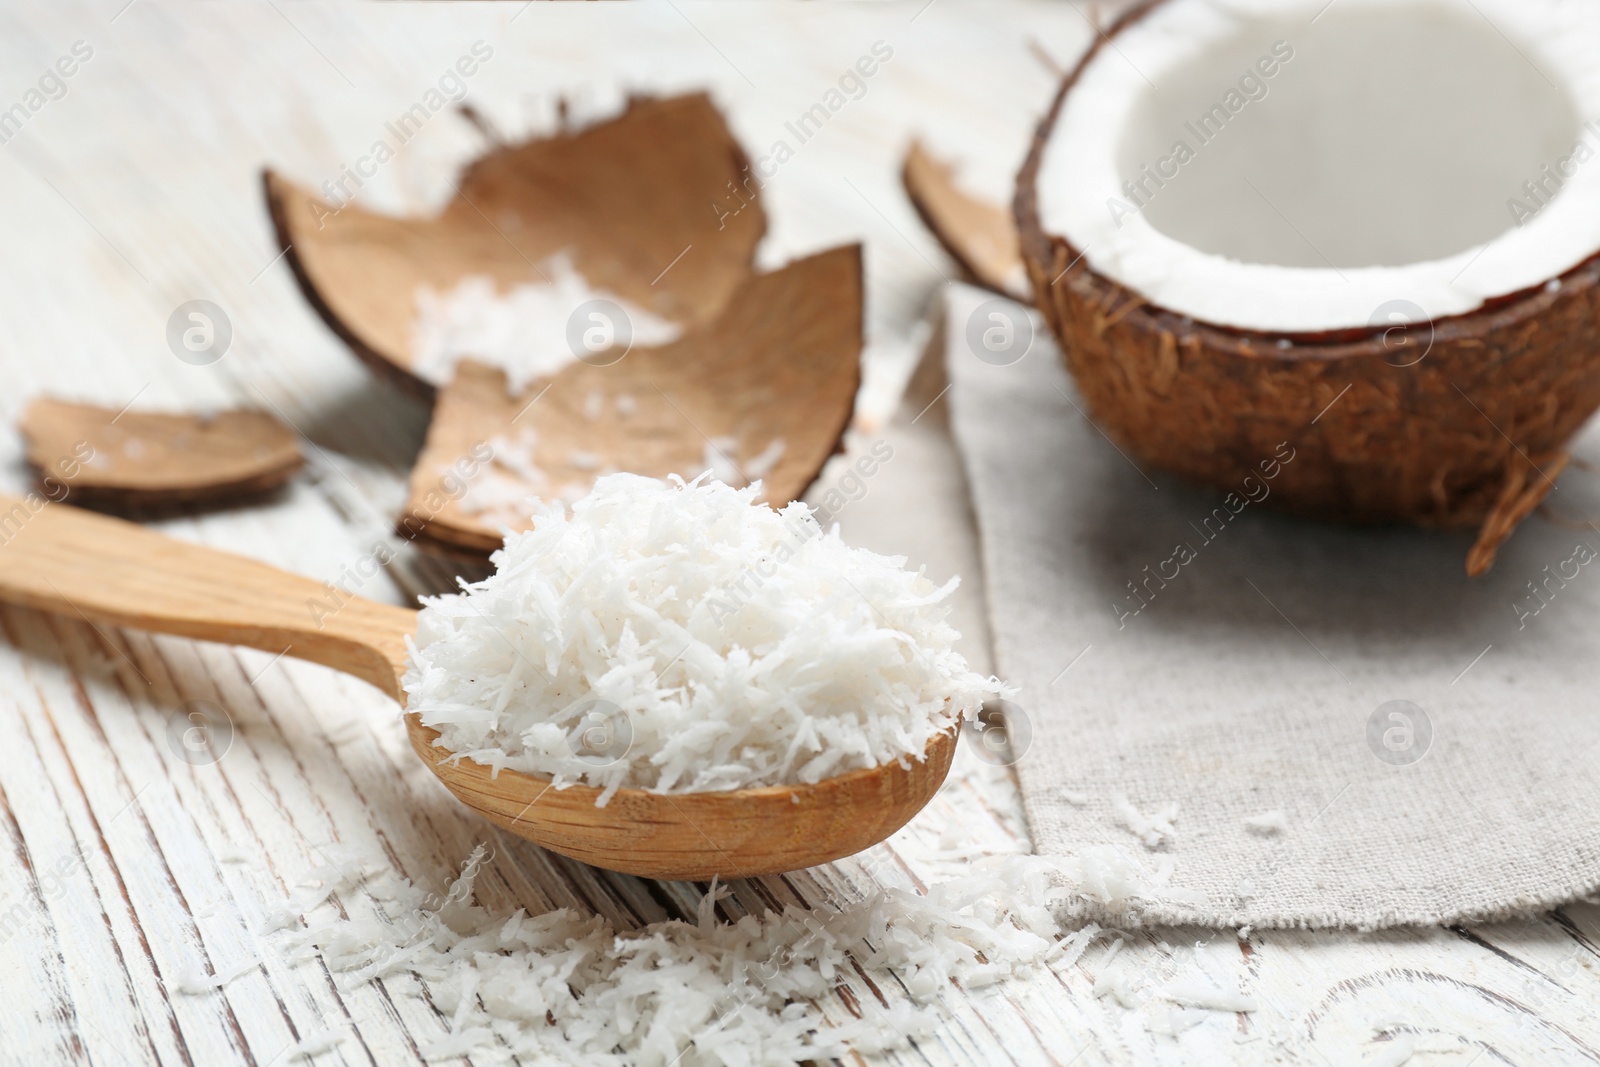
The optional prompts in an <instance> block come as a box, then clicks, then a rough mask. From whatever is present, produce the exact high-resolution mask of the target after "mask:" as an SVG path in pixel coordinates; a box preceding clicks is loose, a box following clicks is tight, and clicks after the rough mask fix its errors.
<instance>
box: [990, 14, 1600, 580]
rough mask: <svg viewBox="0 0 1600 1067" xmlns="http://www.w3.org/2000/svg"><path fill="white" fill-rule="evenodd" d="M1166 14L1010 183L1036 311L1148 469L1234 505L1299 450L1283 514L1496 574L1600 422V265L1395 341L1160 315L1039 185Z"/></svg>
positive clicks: (1121, 440)
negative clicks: (1051, 229)
mask: <svg viewBox="0 0 1600 1067" xmlns="http://www.w3.org/2000/svg"><path fill="white" fill-rule="evenodd" d="M1161 2H1164V0H1152V2H1150V3H1146V4H1142V5H1140V6H1139V7H1137V8H1134V9H1133V10H1131V11H1130V12H1128V13H1127V14H1125V15H1124V16H1123V17H1122V18H1121V19H1119V20H1118V21H1117V23H1116V24H1115V25H1114V26H1113V27H1112V28H1111V30H1110V31H1108V32H1107V33H1106V34H1104V35H1102V36H1101V37H1100V38H1099V39H1097V40H1096V42H1095V44H1094V46H1093V47H1091V48H1090V49H1089V51H1088V53H1087V54H1086V55H1085V56H1084V57H1083V59H1082V60H1081V61H1080V62H1079V64H1078V66H1077V67H1076V68H1075V69H1074V70H1073V71H1072V73H1071V74H1069V75H1068V76H1067V78H1066V79H1065V81H1064V82H1063V84H1062V87H1061V90H1060V92H1059V93H1058V94H1057V96H1056V99H1055V102H1054V104H1053V105H1052V106H1051V108H1050V110H1049V112H1048V113H1047V115H1046V116H1045V118H1044V119H1043V121H1042V122H1041V123H1040V125H1039V128H1038V131H1037V133H1036V134H1035V137H1034V142H1033V147H1032V150H1031V151H1030V152H1029V154H1028V158H1027V161H1026V163H1025V164H1024V165H1023V168H1022V171H1021V173H1020V175H1019V176H1018V180H1017V195H1016V201H1015V204H1014V208H1015V214H1016V222H1017V229H1018V232H1019V234H1020V238H1021V246H1022V255H1023V260H1024V262H1025V264H1026V266H1027V270H1028V275H1029V277H1030V279H1031V281H1032V284H1033V291H1034V293H1035V294H1036V301H1037V303H1038V306H1039V308H1040V310H1041V311H1042V312H1043V313H1044V317H1045V319H1046V321H1047V322H1048V323H1049V325H1050V328H1051V330H1052V331H1053V332H1054V333H1055V336H1056V337H1057V339H1058V340H1059V342H1060V345H1061V349H1062V352H1063V354H1064V356H1065V358H1066V363H1067V366H1068V368H1069V369H1070V370H1071V372H1072V375H1073V377H1074V378H1075V379H1076V381H1077V383H1078V387H1079V389H1080V390H1081V391H1082V392H1083V395H1084V397H1085V399H1086V400H1087V401H1088V404H1089V409H1090V411H1091V413H1092V414H1093V416H1094V418H1095V420H1096V422H1097V424H1098V425H1099V426H1100V427H1101V429H1103V430H1104V431H1105V432H1106V433H1107V434H1109V435H1110V436H1111V437H1113V438H1114V439H1116V441H1117V442H1118V444H1119V445H1121V446H1122V447H1123V448H1124V449H1126V450H1127V451H1128V452H1130V453H1132V454H1133V455H1135V456H1137V457H1138V458H1139V459H1141V460H1142V461H1144V462H1145V463H1148V464H1151V465H1153V466H1156V467H1160V468H1163V469H1165V470H1170V471H1173V472H1175V473H1177V474H1180V475H1183V476H1185V477H1187V478H1190V479H1192V480H1194V481H1197V482H1200V483H1203V484H1206V485H1211V486H1214V487H1216V488H1218V489H1229V490H1231V489H1236V488H1237V487H1238V486H1239V484H1240V481H1241V480H1242V479H1243V478H1244V477H1245V476H1246V475H1247V474H1251V473H1255V472H1256V471H1257V465H1258V464H1259V463H1260V462H1261V461H1262V460H1264V459H1268V458H1270V457H1272V456H1273V454H1274V451H1275V449H1277V447H1278V446H1279V444H1280V443H1281V442H1288V443H1289V445H1290V446H1291V447H1293V449H1294V450H1295V453H1294V459H1293V461H1292V462H1290V463H1288V464H1284V465H1283V466H1282V469H1281V471H1280V473H1279V474H1278V476H1277V477H1276V479H1275V480H1274V481H1273V492H1272V496H1271V498H1270V499H1271V501H1273V502H1275V503H1276V504H1277V505H1278V506H1279V507H1282V508H1286V509H1289V510H1292V511H1295V512H1298V513H1301V514H1305V515H1310V516H1315V517H1320V518H1326V519H1335V520H1341V521H1347V522H1407V523H1415V524H1418V525H1423V526H1438V527H1468V528H1471V527H1477V528H1479V530H1480V535H1479V539H1478V542H1477V544H1475V545H1474V546H1473V549H1472V551H1471V554H1470V555H1469V557H1468V562H1467V569H1468V573H1469V574H1472V575H1474V576H1476V575H1479V574H1482V573H1484V572H1485V571H1486V570H1488V568H1489V566H1490V565H1491V564H1492V563H1493V560H1494V554H1495V551H1496V550H1497V549H1498V548H1499V546H1500V545H1501V544H1503V543H1504V541H1505V539H1506V538H1507V537H1508V536H1509V535H1510V533H1511V531H1512V530H1513V529H1514V528H1515V526H1516V524H1517V523H1518V522H1520V521H1521V520H1522V519H1523V518H1525V517H1526V516H1527V515H1528V514H1530V513H1531V512H1532V511H1533V510H1534V509H1535V508H1537V506H1538V504H1539V502H1540V501H1541V500H1543V498H1544V497H1545V495H1546V494H1548V493H1549V492H1550V491H1551V489H1553V488H1554V485H1555V476H1556V474H1557V473H1558V472H1559V471H1560V469H1561V467H1562V465H1563V464H1564V463H1565V460H1566V445H1567V442H1568V441H1569V440H1570V439H1571V437H1572V435H1573V434H1574V433H1575V432H1576V431H1577V430H1578V428H1579V427H1580V426H1582V425H1583V423H1584V422H1585V421H1586V420H1587V419H1588V418H1589V416H1590V415H1591V414H1593V413H1594V411H1595V409H1596V408H1597V407H1600V256H1596V257H1593V258H1591V259H1588V260H1586V261H1585V262H1583V263H1581V264H1579V265H1578V266H1576V267H1573V268H1572V269H1570V270H1568V271H1567V272H1566V273H1564V274H1562V275H1561V276H1560V278H1559V279H1553V280H1552V282H1551V283H1550V284H1547V285H1543V286H1539V287H1536V288H1533V289H1529V290H1526V291H1524V292H1520V293H1515V294H1512V295H1509V296H1506V297H1504V298H1501V299H1498V300H1495V301H1493V302H1491V303H1490V304H1488V305H1486V306H1484V307H1483V308H1480V309H1478V310H1476V311H1473V312H1471V313H1468V314H1464V315H1457V316H1452V317H1450V318H1445V319H1440V320H1437V321H1435V322H1434V323H1432V324H1431V326H1430V325H1420V326H1417V327H1414V328H1411V329H1408V330H1405V331H1401V332H1397V331H1394V330H1392V329H1391V330H1388V331H1387V332H1386V331H1385V330H1383V329H1382V328H1381V327H1379V328H1374V329H1371V330H1364V329H1363V330H1345V331H1336V332H1325V333H1300V334H1272V333H1264V332H1258V331H1251V330H1238V329H1231V328H1227V327H1224V326H1217V325H1212V324H1208V323H1204V322H1196V321H1193V320H1191V319H1188V318H1186V317H1183V316H1180V315H1177V314H1174V313H1173V312H1170V311H1168V310H1166V309H1164V308H1161V307H1158V306H1153V305H1151V304H1149V303H1147V302H1146V301H1144V300H1143V299H1142V298H1141V297H1140V296H1139V295H1138V294H1137V293H1133V292H1129V291H1128V290H1126V289H1124V288H1122V287H1121V286H1120V285H1118V284H1117V283H1116V282H1114V281H1112V280H1110V279H1108V278H1105V277H1103V276H1101V275H1100V274H1098V273H1096V272H1095V271H1094V270H1093V269H1092V268H1091V267H1090V266H1089V264H1088V262H1087V261H1086V260H1084V259H1083V258H1081V252H1082V250H1081V249H1078V248H1075V247H1073V245H1072V244H1071V243H1070V242H1068V241H1067V240H1065V239H1064V238H1062V237H1060V236H1057V235H1054V234H1048V233H1046V232H1045V231H1044V228H1043V226H1042V225H1041V224H1040V221H1039V209H1038V190H1037V182H1038V177H1039V169H1040V166H1041V162H1042V159H1043V156H1044V149H1045V144H1046V141H1047V140H1048V138H1049V137H1050V133H1051V130H1052V128H1053V127H1054V125H1055V121H1056V116H1057V115H1058V114H1059V113H1060V110H1061V106H1062V103H1063V102H1064V101H1065V100H1066V97H1067V94H1068V93H1069V92H1071V91H1072V88H1073V86H1074V85H1075V84H1076V82H1077V79H1078V77H1079V76H1080V75H1081V73H1082V72H1083V70H1084V69H1085V68H1086V66H1087V64H1088V63H1089V62H1090V61H1091V60H1092V59H1093V58H1094V57H1095V56H1096V55H1097V54H1098V53H1099V51H1100V49H1101V48H1104V47H1108V46H1110V42H1112V41H1113V40H1114V39H1115V37H1116V35H1117V34H1118V33H1120V32H1121V31H1122V30H1124V29H1126V28H1127V27H1128V26H1129V25H1131V24H1132V23H1133V22H1135V21H1137V20H1138V19H1140V18H1142V17H1144V15H1146V14H1147V13H1148V12H1149V11H1150V10H1152V9H1153V8H1154V7H1155V6H1156V5H1157V4H1158V3H1161ZM1280 341H1284V342H1287V346H1282V345H1280V343H1279V342H1280ZM1419 350H1423V351H1425V352H1426V355H1425V356H1424V357H1423V358H1421V359H1417V356H1416V353H1417V352H1418V351H1419ZM1414 360H1415V362H1413V361H1414Z"/></svg>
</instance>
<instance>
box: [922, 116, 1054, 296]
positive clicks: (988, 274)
mask: <svg viewBox="0 0 1600 1067" xmlns="http://www.w3.org/2000/svg"><path fill="white" fill-rule="evenodd" d="M900 181H901V184H903V185H904V186H905V190H906V196H908V197H910V199H911V205H912V206H913V207H915V208H916V209H917V215H918V216H919V217H920V218H921V219H922V223H923V225H925V226H927V227H928V229H929V230H930V231H932V233H933V236H934V237H935V238H936V239H937V240H938V242H939V244H940V245H941V246H942V247H943V248H944V250H945V251H946V252H947V253H949V255H950V258H952V259H954V260H955V261H956V262H957V263H959V264H960V265H961V269H962V271H963V272H964V273H965V274H966V275H967V277H968V278H969V279H971V280H972V281H973V282H975V283H977V284H978V285H981V286H983V287H984V288H985V289H992V290H994V291H995V292H997V293H1001V294H1003V295H1005V296H1009V297H1011V298H1012V299H1013V300H1022V301H1026V300H1028V298H1029V297H1028V278H1027V273H1026V271H1025V270H1024V269H1023V266H1022V253H1021V251H1020V250H1019V249H1018V246H1017V227H1016V223H1015V222H1013V221H1012V218H1011V215H1010V213H1009V212H1007V211H1006V210H1005V209H1004V208H1003V207H1001V206H1000V205H998V204H992V203H990V202H988V201H987V200H982V199H979V198H978V197H975V196H972V195H971V194H969V193H967V192H965V191H963V190H962V189H961V187H960V186H958V185H957V184H956V180H955V168H954V167H952V166H950V165H949V164H947V163H944V162H941V161H940V160H938V159H935V158H934V157H933V156H932V155H931V154H929V152H928V150H927V149H926V148H924V147H923V146H922V142H921V141H912V142H911V147H910V148H908V149H907V150H906V158H905V162H904V163H903V164H902V165H901V167H900Z"/></svg>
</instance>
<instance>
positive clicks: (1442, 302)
mask: <svg viewBox="0 0 1600 1067" xmlns="http://www.w3.org/2000/svg"><path fill="white" fill-rule="evenodd" d="M1597 47H1600V3H1593V2H1584V0H1333V2H1332V3H1331V4H1330V3H1329V2H1328V0H1232V2H1227V0H1167V2H1166V3H1163V4H1161V5H1160V6H1159V7H1157V8H1156V9H1155V10H1153V11H1152V12H1150V13H1149V14H1148V15H1146V16H1145V17H1144V18H1142V19H1140V20H1139V21H1137V22H1135V23H1133V24H1131V25H1130V26H1128V27H1127V28H1126V29H1125V30H1123V31H1122V32H1121V33H1118V34H1117V35H1115V36H1114V37H1112V38H1111V39H1110V40H1109V41H1108V42H1106V43H1105V44H1104V45H1103V46H1102V47H1101V48H1100V50H1099V51H1098V53H1097V54H1096V55H1095V56H1094V57H1093V58H1092V59H1091V60H1090V61H1089V63H1088V65H1087V67H1086V68H1085V69H1084V70H1083V72H1082V74H1081V76H1080V78H1079V80H1078V83H1077V84H1076V85H1075V86H1074V87H1073V88H1072V89H1071V90H1070V91H1069V93H1068V95H1067V99H1066V100H1065V101H1064V102H1063V104H1062V108H1061V112H1060V114H1059V115H1058V117H1057V121H1056V123H1055V126H1054V129H1053V130H1052V132H1051V133H1050V135H1049V140H1048V142H1047V144H1046V146H1045V150H1044V155H1043V158H1042V160H1041V166H1040V170H1039V174H1038V186H1037V189H1038V208H1039V218H1040V223H1041V225H1042V226H1043V229H1044V230H1045V232H1046V233H1050V234H1056V235H1059V236H1062V237H1065V238H1066V239H1067V240H1068V241H1069V242H1070V243H1071V244H1072V245H1073V246H1074V247H1075V248H1076V249H1077V250H1078V251H1080V252H1082V253H1083V254H1084V258H1085V261H1086V262H1087V263H1088V264H1089V265H1090V266H1091V267H1092V268H1093V269H1094V270H1095V271H1096V272H1098V273H1099V274H1101V275H1103V276H1105V277H1108V278H1110V279H1112V280H1114V281H1116V282H1118V283H1120V284H1122V285H1124V286H1126V287H1128V288H1129V289H1132V290H1134V291H1135V292H1137V293H1139V294H1140V295H1142V296H1143V297H1144V298H1145V299H1146V300H1147V301H1149V302H1150V303H1152V304H1155V305H1159V306H1161V307H1164V308H1167V309H1169V310H1171V311H1174V312H1177V313H1179V314H1182V315H1186V316H1189V317H1191V318H1193V319H1196V320H1199V321H1203V322H1209V323H1213V324H1217V325H1223V326H1230V327H1236V328H1241V329H1251V330H1261V331H1267V332H1273V333H1309V332H1317V331H1323V330H1336V329H1346V328H1359V327H1366V326H1371V325H1374V324H1376V323H1379V322H1382V323H1392V322H1399V321H1414V320H1419V319H1424V318H1430V319H1437V318H1440V317H1442V316H1446V315H1456V314H1462V313H1465V312H1470V311H1473V310H1475V309H1477V308H1479V307H1481V306H1482V305H1483V304H1484V303H1485V301H1488V300H1492V299H1494V298H1496V297H1500V296H1505V295H1508V294H1511V293H1516V292H1520V291H1522V290H1525V289H1530V288H1533V287H1535V286H1538V285H1541V284H1547V283H1550V284H1553V280H1554V279H1556V278H1557V277H1558V276H1559V275H1561V274H1562V273H1563V272H1565V271H1567V270H1569V269H1570V268H1572V267H1574V266H1576V265H1577V264H1579V263H1581V262H1582V261H1584V260H1585V259H1587V258H1589V257H1590V256H1591V255H1593V254H1594V253H1595V252H1596V251H1597V250H1600V61H1597V60H1596V58H1595V49H1596V48H1597Z"/></svg>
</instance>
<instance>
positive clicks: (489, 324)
mask: <svg viewBox="0 0 1600 1067" xmlns="http://www.w3.org/2000/svg"><path fill="white" fill-rule="evenodd" d="M539 269H540V271H541V272H542V273H543V274H544V275H545V277H546V278H548V279H549V280H548V281H540V282H538V283H530V284H527V285H518V286H515V287H513V288H512V289H511V291H510V292H507V293H499V292H497V291H496V289H495V283H494V279H493V278H490V277H488V276H486V275H482V274H473V275H468V276H467V277H465V278H462V279H461V280H460V281H459V282H457V283H456V285H455V288H453V289H450V290H448V291H446V292H440V291H438V290H436V289H434V288H433V287H432V286H429V285H420V286H418V287H417V292H416V303H417V314H416V318H415V319H414V320H413V322H412V324H411V351H412V356H413V359H414V361H415V362H414V365H413V370H415V372H416V373H417V374H418V375H419V376H421V377H423V378H426V379H427V380H428V381H430V382H432V383H434V384H435V385H444V384H445V383H446V382H448V381H449V380H450V379H451V377H452V376H453V375H454V374H455V365H456V361H457V360H459V359H463V358H467V359H475V360H477V361H478V362H479V363H487V364H489V365H490V366H493V367H498V368H500V369H501V370H503V371H504V372H505V375H506V385H507V387H508V388H509V389H510V390H511V392H512V393H513V394H517V393H521V392H522V391H523V390H524V389H526V388H527V386H528V383H529V382H532V381H533V380H534V379H536V378H547V377H549V376H551V375H553V374H555V373H556V372H557V371H559V370H560V369H561V368H562V367H565V366H566V365H567V364H569V363H571V362H573V361H574V360H575V359H577V358H578V356H579V352H578V351H576V350H575V349H574V345H573V343H572V339H571V336H570V335H569V330H571V329H574V328H575V329H576V331H577V337H578V339H579V343H580V344H581V345H583V346H585V350H584V354H588V353H589V352H593V353H594V354H596V355H598V354H599V353H600V352H602V351H604V350H605V349H608V348H610V347H611V345H612V343H613V341H615V342H616V343H618V344H621V343H623V342H624V332H625V331H626V333H627V334H628V335H630V336H631V343H632V344H636V345H660V344H666V343H668V342H669V341H675V340H677V339H678V336H679V334H680V333H681V332H682V331H681V330H680V329H679V327H678V325H677V324H676V323H673V322H669V321H667V320H666V319H663V318H661V317H660V316H659V315H655V314H653V313H651V312H650V311H647V310H646V309H644V308H642V307H639V306H638V305H637V304H633V303H630V302H629V301H627V300H625V299H623V298H622V297H620V296H618V295H617V294H615V293H611V292H607V291H605V290H603V289H596V288H594V287H592V286H591V285H590V284H589V282H588V280H587V279H586V278H584V276H583V275H582V274H580V273H578V269H577V268H576V267H575V266H573V264H572V257H571V256H570V255H568V254H566V253H561V254H559V255H556V256H552V257H551V258H550V259H548V260H546V261H545V262H544V263H542V264H540V267H539ZM597 300H605V301H609V302H610V303H611V304H613V305H615V307H616V308H620V309H621V312H622V315H623V317H624V318H625V319H626V324H625V325H624V324H623V323H621V322H618V321H613V315H614V312H613V313H607V314H600V317H598V318H596V317H594V316H591V315H588V314H582V313H579V309H580V308H582V307H583V305H585V304H587V303H589V302H591V301H597ZM574 315H577V321H576V322H575V323H574V321H573V320H574Z"/></svg>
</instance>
